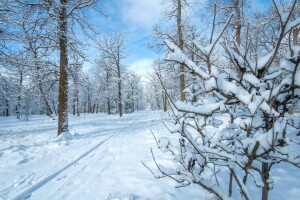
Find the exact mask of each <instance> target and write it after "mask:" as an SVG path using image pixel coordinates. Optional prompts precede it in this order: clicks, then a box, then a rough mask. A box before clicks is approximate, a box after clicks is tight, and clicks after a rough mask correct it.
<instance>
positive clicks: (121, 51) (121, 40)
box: [98, 32, 126, 117]
mask: <svg viewBox="0 0 300 200" xmlns="http://www.w3.org/2000/svg"><path fill="white" fill-rule="evenodd" d="M125 43H126V38H125V35H124V33H122V32H117V33H113V34H110V35H106V36H104V37H102V38H101V39H100V40H99V42H98V48H99V50H100V52H101V54H102V56H103V58H105V59H107V60H108V61H109V62H110V64H111V65H112V66H113V67H114V68H113V71H114V73H115V74H116V77H117V87H118V110H119V115H120V117H122V115H123V105H122V73H123V71H124V69H125V66H124V65H123V64H122V59H124V58H125V57H126V53H125Z"/></svg>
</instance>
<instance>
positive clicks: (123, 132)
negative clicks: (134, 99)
mask: <svg viewBox="0 0 300 200" xmlns="http://www.w3.org/2000/svg"><path fill="white" fill-rule="evenodd" d="M162 117H163V115H162V113H161V112H150V111H143V112H138V113H135V114H132V115H125V116H124V117H122V118H119V117H118V116H116V115H113V116H107V115H104V114H100V115H86V116H81V117H80V118H76V117H71V119H70V132H71V133H75V134H74V136H73V137H72V138H71V139H69V140H60V139H56V138H55V137H54V135H55V127H56V121H51V120H48V119H46V118H44V117H34V118H33V119H31V120H30V121H29V122H20V121H17V120H15V119H13V118H10V119H1V120H3V121H1V123H0V124H1V125H0V139H1V143H0V177H3V178H1V179H0V199H1V198H3V199H27V198H29V199H108V197H120V198H123V197H128V196H131V197H141V198H143V199H161V198H163V199H174V198H175V197H176V198H175V199H182V198H181V197H184V196H186V192H183V191H189V193H190V194H189V196H190V197H191V199H199V196H203V194H204V195H205V193H203V194H201V190H199V188H197V187H196V188H190V189H175V188H174V186H175V184H174V183H173V182H172V181H169V180H166V179H165V180H156V179H155V178H154V177H153V176H152V175H151V174H150V173H149V171H148V170H147V169H146V168H145V167H144V166H143V165H142V164H141V162H144V163H147V164H149V166H153V162H152V158H151V155H150V150H149V148H150V146H152V147H155V142H154V140H153V137H152V136H151V134H150V129H152V130H164V127H163V125H162V122H161V119H162ZM5 120H6V121H5ZM156 153H157V155H160V152H158V151H156ZM160 158H161V159H160V161H161V162H167V161H166V159H164V156H163V155H160Z"/></svg>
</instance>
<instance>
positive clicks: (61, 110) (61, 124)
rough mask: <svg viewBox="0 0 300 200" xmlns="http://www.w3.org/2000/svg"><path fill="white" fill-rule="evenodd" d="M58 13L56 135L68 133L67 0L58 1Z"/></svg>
mask: <svg viewBox="0 0 300 200" xmlns="http://www.w3.org/2000/svg"><path fill="white" fill-rule="evenodd" d="M60 3H61V10H60V13H59V31H60V32H59V48H60V63H59V68H60V71H59V95H58V131H57V135H60V134H62V133H64V132H68V131H69V127H68V74H67V66H68V56H67V10H66V4H67V0H60Z"/></svg>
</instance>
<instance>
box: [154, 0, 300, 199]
mask: <svg viewBox="0 0 300 200" xmlns="http://www.w3.org/2000/svg"><path fill="white" fill-rule="evenodd" d="M273 2H274V8H275V10H276V12H277V18H276V19H277V20H278V21H279V26H280V28H279V29H277V33H276V42H275V45H274V47H273V48H272V50H271V51H270V52H266V51H263V50H258V49H256V48H251V45H250V44H251V43H254V42H255V41H253V40H252V39H253V38H252V37H250V33H249V30H247V33H248V34H245V41H246V43H245V45H241V44H239V42H237V41H236V40H235V39H232V40H231V41H229V40H223V41H222V42H221V37H222V34H223V33H224V31H225V29H226V27H227V26H228V25H229V23H230V20H231V19H232V15H230V16H229V18H228V20H227V21H226V23H225V25H224V27H223V28H222V29H221V30H220V31H219V33H218V34H215V35H213V39H212V40H211V41H210V43H209V44H208V45H206V46H203V45H201V44H199V43H198V42H194V44H195V50H197V51H195V53H197V55H198V56H199V58H200V59H201V60H202V62H200V63H195V62H194V61H193V60H192V59H191V58H190V57H189V56H188V55H187V54H186V53H184V52H183V51H182V50H181V48H179V47H178V46H177V45H176V44H174V43H173V42H172V41H170V40H166V41H165V43H166V45H167V47H168V48H169V53H168V54H167V57H166V60H168V61H170V62H176V63H181V64H183V65H184V66H185V68H186V69H187V70H188V71H189V72H190V73H193V74H194V75H195V77H196V79H197V87H196V88H194V89H196V91H195V90H194V91H193V90H191V89H186V92H187V96H195V95H196V97H197V99H196V101H193V100H192V99H193V98H187V100H186V102H180V101H179V102H175V101H174V100H173V99H172V98H168V100H169V102H170V105H171V108H172V114H171V118H172V123H171V124H167V128H168V129H169V131H170V132H171V133H173V134H178V135H179V139H178V142H176V141H171V140H170V139H169V138H167V137H164V138H160V139H157V140H156V141H157V144H158V147H159V148H160V149H161V150H162V151H163V152H168V153H169V154H170V155H171V156H172V158H173V161H174V165H175V167H173V168H172V169H167V168H165V167H163V166H162V165H161V164H159V163H157V161H156V160H155V156H153V158H154V161H155V163H156V165H157V168H158V170H159V173H158V174H155V176H156V177H157V178H162V177H169V178H172V179H173V180H175V181H177V182H178V184H179V186H181V187H184V186H188V185H190V184H197V185H199V186H201V187H202V188H204V189H205V190H207V191H208V192H210V193H211V194H212V195H213V196H214V197H215V198H217V199H226V198H227V197H228V196H231V194H232V192H233V193H234V194H238V193H240V196H241V198H243V199H250V198H251V195H250V194H249V192H248V189H249V187H252V185H253V184H255V185H256V186H257V187H259V188H261V189H262V193H261V194H262V199H263V200H266V199H268V194H269V191H270V190H271V189H272V187H273V184H274V182H273V180H272V177H270V171H271V170H272V167H273V166H274V165H276V164H278V163H282V162H284V163H288V164H291V165H294V166H296V167H300V153H299V151H294V150H293V149H295V148H296V149H299V146H298V145H300V138H299V130H300V123H299V121H297V120H296V119H297V118H295V117H294V116H293V115H289V114H288V112H287V111H288V108H289V107H290V106H293V105H295V104H296V103H297V100H298V98H299V94H300V90H299V89H300V82H299V80H300V68H299V64H300V47H299V45H297V44H293V42H288V47H289V48H288V49H287V51H286V52H285V54H281V52H280V50H281V49H282V46H283V43H285V40H288V41H291V40H292V38H291V34H290V33H291V32H292V31H293V29H294V28H296V27H297V26H298V25H299V24H300V18H299V16H297V17H295V18H294V19H292V17H291V16H292V15H293V14H294V12H295V5H296V3H297V0H295V1H293V4H292V6H291V7H290V8H289V9H287V10H282V8H281V7H280V6H279V5H278V4H277V3H276V1H273ZM212 34H213V33H212ZM216 47H218V48H216ZM221 47H222V48H221ZM217 51H221V54H218V55H222V56H221V57H219V58H218V59H224V58H227V59H228V66H227V67H225V68H223V67H222V68H221V67H220V66H218V65H216V64H217V63H218V62H212V59H211V58H212V56H213V54H215V53H217ZM222 57H223V58H222ZM162 85H163V84H162ZM165 91H166V92H167V90H166V88H165ZM227 172H228V173H231V174H232V178H233V179H234V181H235V183H236V186H237V190H234V191H228V193H227V192H225V191H226V190H227V185H228V184H226V183H224V181H220V177H221V176H222V175H224V173H225V174H226V173H227ZM230 183H232V182H230ZM229 188H231V187H229Z"/></svg>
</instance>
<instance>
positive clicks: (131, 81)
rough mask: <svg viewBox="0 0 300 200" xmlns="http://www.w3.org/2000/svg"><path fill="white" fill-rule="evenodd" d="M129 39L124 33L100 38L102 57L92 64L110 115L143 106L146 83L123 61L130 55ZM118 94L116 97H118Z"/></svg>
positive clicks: (104, 105) (99, 45) (120, 113)
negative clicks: (127, 40) (144, 84)
mask: <svg viewBox="0 0 300 200" xmlns="http://www.w3.org/2000/svg"><path fill="white" fill-rule="evenodd" d="M125 45H126V38H125V34H124V33H122V32H116V33H112V34H110V35H105V36H103V37H102V38H100V40H99V42H98V49H99V53H100V57H99V59H96V62H95V64H94V67H93V74H94V77H95V79H96V82H97V83H98V84H99V85H98V87H99V89H98V90H99V91H101V92H100V93H101V94H102V95H100V101H101V102H106V103H105V104H103V103H101V105H102V107H104V108H105V110H106V111H107V113H108V114H111V113H115V112H116V111H117V112H118V113H119V115H120V117H122V115H123V112H124V111H125V113H131V112H134V111H135V110H140V109H143V108H144V105H143V104H144V102H143V99H144V97H143V96H142V93H143V86H142V85H141V79H140V77H138V76H137V75H136V74H135V73H134V72H130V71H129V70H128V69H127V66H126V65H124V64H123V59H124V58H125V57H126V56H127V54H126V51H125ZM116 97H117V98H116Z"/></svg>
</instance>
